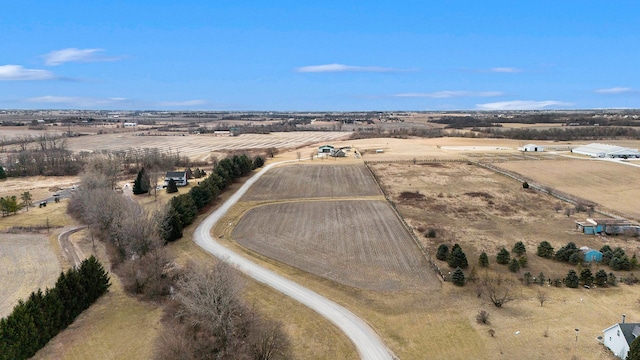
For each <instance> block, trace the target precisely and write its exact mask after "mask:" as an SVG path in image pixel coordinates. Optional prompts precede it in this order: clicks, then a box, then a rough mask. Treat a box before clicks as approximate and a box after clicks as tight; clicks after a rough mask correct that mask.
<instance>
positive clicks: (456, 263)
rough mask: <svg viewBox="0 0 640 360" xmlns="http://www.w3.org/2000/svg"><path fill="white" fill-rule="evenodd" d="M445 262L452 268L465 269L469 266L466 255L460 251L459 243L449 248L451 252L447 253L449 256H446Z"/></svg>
mask: <svg viewBox="0 0 640 360" xmlns="http://www.w3.org/2000/svg"><path fill="white" fill-rule="evenodd" d="M447 263H448V264H449V266H450V267H452V268H457V267H459V268H462V269H466V268H467V267H468V266H469V263H468V262H467V255H465V253H464V252H463V251H462V248H461V247H460V245H458V244H455V245H453V247H452V248H451V252H450V253H449V257H448V258H447Z"/></svg>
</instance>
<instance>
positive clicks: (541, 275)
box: [537, 271, 547, 286]
mask: <svg viewBox="0 0 640 360" xmlns="http://www.w3.org/2000/svg"><path fill="white" fill-rule="evenodd" d="M546 280H547V279H545V278H544V273H543V272H542V271H541V272H540V274H539V275H538V279H537V281H538V284H540V286H542V285H544V282H545V281H546Z"/></svg>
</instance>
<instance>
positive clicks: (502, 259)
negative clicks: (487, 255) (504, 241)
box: [496, 248, 511, 265]
mask: <svg viewBox="0 0 640 360" xmlns="http://www.w3.org/2000/svg"><path fill="white" fill-rule="evenodd" d="M509 260H511V256H510V255H509V252H508V251H507V249H505V248H502V249H500V251H499V252H498V256H496V262H497V263H498V264H502V265H507V264H508V263H509Z"/></svg>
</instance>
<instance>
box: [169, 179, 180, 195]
mask: <svg viewBox="0 0 640 360" xmlns="http://www.w3.org/2000/svg"><path fill="white" fill-rule="evenodd" d="M177 192H178V185H177V184H176V182H175V180H173V179H169V182H168V183H167V193H168V194H172V193H177Z"/></svg>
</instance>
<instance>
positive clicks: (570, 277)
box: [564, 269, 580, 288]
mask: <svg viewBox="0 0 640 360" xmlns="http://www.w3.org/2000/svg"><path fill="white" fill-rule="evenodd" d="M564 284H565V285H567V287H568V288H577V287H578V285H580V279H579V278H578V274H576V271H575V270H573V269H571V270H569V272H568V273H567V277H566V278H564Z"/></svg>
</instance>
